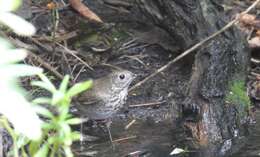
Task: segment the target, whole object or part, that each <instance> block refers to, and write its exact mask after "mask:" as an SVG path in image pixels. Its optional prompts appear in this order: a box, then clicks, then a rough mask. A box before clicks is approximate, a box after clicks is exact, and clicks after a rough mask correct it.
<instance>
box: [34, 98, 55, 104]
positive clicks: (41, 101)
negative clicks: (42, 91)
mask: <svg viewBox="0 0 260 157" xmlns="http://www.w3.org/2000/svg"><path fill="white" fill-rule="evenodd" d="M32 103H34V104H51V99H50V98H48V97H40V98H36V99H34V100H33V101H32Z"/></svg>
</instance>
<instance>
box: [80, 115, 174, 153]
mask: <svg viewBox="0 0 260 157" xmlns="http://www.w3.org/2000/svg"><path fill="white" fill-rule="evenodd" d="M128 122H129V121H124V122H122V121H113V123H112V126H111V134H112V137H113V141H118V142H114V149H113V148H112V145H111V143H110V141H109V138H108V137H109V136H108V134H107V132H106V130H105V131H100V130H99V131H98V128H97V130H95V132H92V131H93V128H92V131H91V132H88V131H86V132H88V133H89V134H91V135H94V136H98V137H100V140H98V141H96V142H92V143H91V142H86V143H85V144H83V145H82V148H83V149H82V150H81V151H80V152H79V154H81V155H79V156H84V155H83V154H87V153H90V152H95V153H97V154H96V155H95V156H98V157H127V156H129V154H131V153H133V152H136V153H137V152H138V153H137V154H138V155H135V156H134V155H133V157H168V156H169V154H170V152H171V151H172V150H173V147H174V144H173V143H174V142H173V141H174V140H173V137H172V135H173V134H172V133H173V129H172V128H171V122H166V121H164V122H158V123H156V122H154V121H150V122H149V120H148V121H143V120H136V122H135V123H134V124H133V125H132V126H131V127H130V128H129V129H128V130H125V129H124V127H125V126H126V125H127V123H128ZM101 130H102V129H101ZM129 157H130V156H129ZM131 157H132V156H131Z"/></svg>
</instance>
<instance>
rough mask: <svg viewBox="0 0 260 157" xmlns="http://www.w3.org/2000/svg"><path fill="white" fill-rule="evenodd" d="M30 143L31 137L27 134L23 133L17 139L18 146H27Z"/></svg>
mask: <svg viewBox="0 0 260 157" xmlns="http://www.w3.org/2000/svg"><path fill="white" fill-rule="evenodd" d="M28 143H29V139H28V138H27V137H26V136H23V135H21V136H19V137H18V139H17V141H16V144H17V147H18V148H21V147H23V146H25V145H26V144H28Z"/></svg>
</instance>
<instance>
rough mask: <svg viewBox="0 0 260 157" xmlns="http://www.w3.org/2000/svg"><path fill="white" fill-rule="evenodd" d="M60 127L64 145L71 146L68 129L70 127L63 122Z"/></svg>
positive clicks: (69, 130)
mask: <svg viewBox="0 0 260 157" xmlns="http://www.w3.org/2000/svg"><path fill="white" fill-rule="evenodd" d="M60 126H61V129H62V132H61V133H62V134H61V135H63V134H64V136H65V137H62V140H63V141H64V144H65V145H67V146H69V145H71V144H72V139H71V138H70V137H71V136H70V135H71V128H70V126H69V125H68V124H66V123H64V122H62V123H61V124H60Z"/></svg>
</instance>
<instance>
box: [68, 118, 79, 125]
mask: <svg viewBox="0 0 260 157" xmlns="http://www.w3.org/2000/svg"><path fill="white" fill-rule="evenodd" d="M66 122H67V124H69V125H77V124H80V123H81V119H80V118H71V119H68V120H67V121H66Z"/></svg>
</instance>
